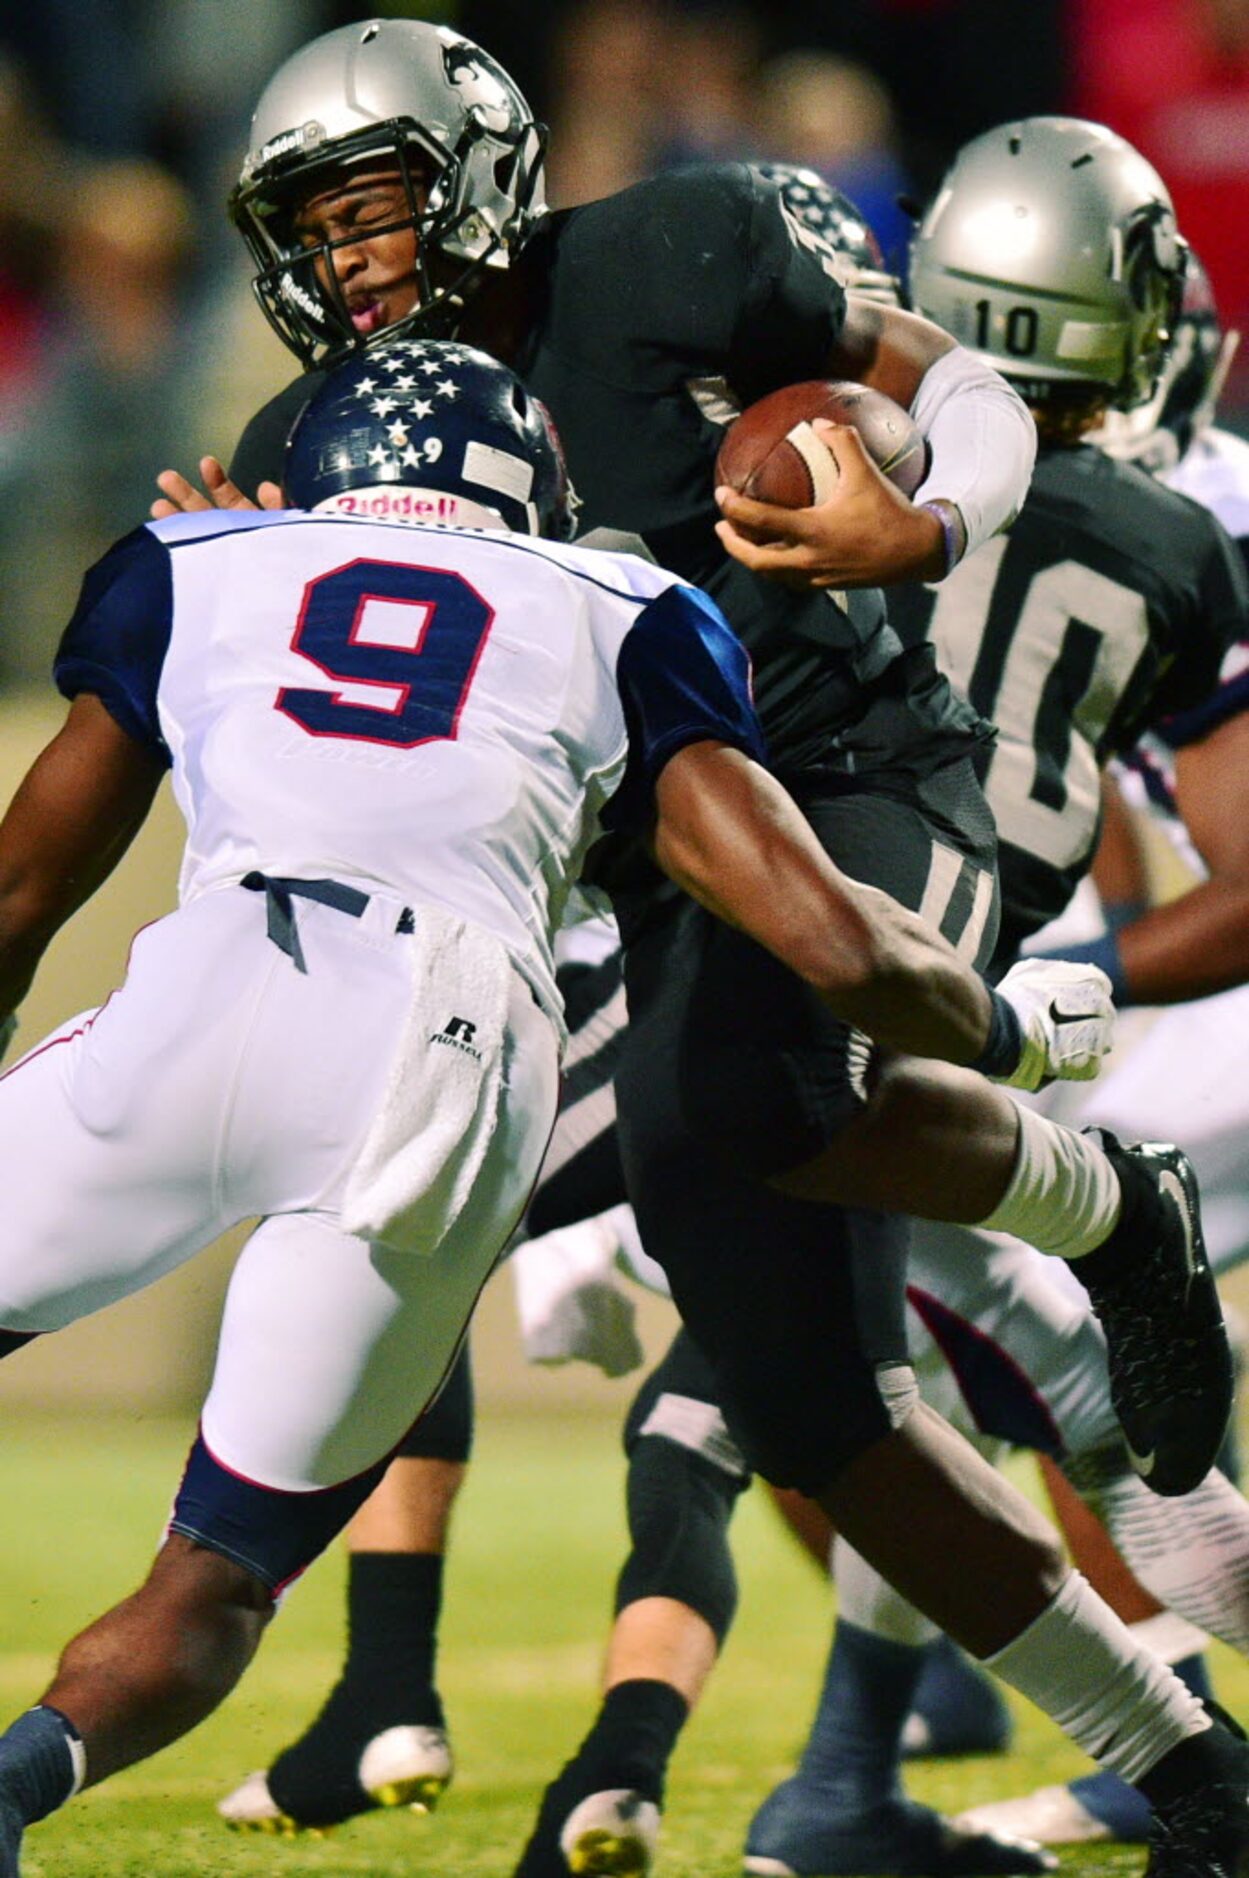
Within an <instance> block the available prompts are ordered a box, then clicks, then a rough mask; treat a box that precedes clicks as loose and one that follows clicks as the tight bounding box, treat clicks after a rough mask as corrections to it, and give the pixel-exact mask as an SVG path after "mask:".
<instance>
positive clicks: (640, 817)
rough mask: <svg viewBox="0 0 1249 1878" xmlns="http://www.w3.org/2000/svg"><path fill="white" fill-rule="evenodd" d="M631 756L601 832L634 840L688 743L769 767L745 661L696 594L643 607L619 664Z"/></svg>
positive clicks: (676, 591)
mask: <svg viewBox="0 0 1249 1878" xmlns="http://www.w3.org/2000/svg"><path fill="white" fill-rule="evenodd" d="M616 683H617V685H618V687H619V690H620V697H621V702H622V703H623V705H624V716H625V726H626V728H627V730H628V733H629V755H628V760H627V762H626V764H625V771H624V775H623V777H622V779H621V783H620V787H619V788H618V789H617V791H616V793H615V795H613V796H612V798H611V800H610V801H609V802H608V803H607V805H606V807H605V808H604V810H603V815H602V820H603V825H604V827H605V828H610V829H612V830H619V831H621V832H623V833H639V832H641V831H642V830H644V829H645V828H646V827H647V826H648V825H649V823H650V821H651V819H652V816H653V814H654V791H655V783H656V781H657V780H658V777H659V773H660V771H661V770H662V769H663V767H664V764H665V763H667V762H668V761H669V760H670V759H671V758H672V757H674V756H675V755H676V754H677V751H678V750H682V749H684V747H685V746H686V744H689V743H701V742H703V741H705V740H708V739H710V740H714V741H716V742H718V743H727V744H732V745H733V747H734V748H735V749H738V750H744V751H745V753H746V754H747V756H752V757H754V758H755V759H756V760H757V761H758V762H760V763H762V762H765V761H766V754H765V748H764V741H763V731H762V729H761V727H760V724H759V719H758V718H757V717H756V715H755V707H754V705H753V703H752V702H751V697H750V660H749V658H748V656H747V654H746V650H745V648H744V647H743V645H742V643H741V641H740V640H739V639H738V638H737V636H736V634H735V633H734V632H733V631H732V629H731V628H730V627H729V625H728V623H727V621H726V620H725V619H724V616H723V615H722V614H721V612H720V611H719V608H718V607H717V606H716V605H715V603H714V601H712V600H709V599H708V598H707V596H706V594H704V593H700V592H699V590H698V589H697V588H695V587H669V588H667V589H666V590H665V592H663V593H661V594H660V595H659V596H658V598H657V599H654V600H651V601H650V602H649V603H648V604H647V605H646V606H644V607H643V608H642V610H641V612H640V613H639V614H638V616H637V619H636V620H635V621H634V623H633V625H632V627H631V628H630V629H629V632H628V634H627V635H626V637H625V639H624V641H623V643H622V645H621V647H620V653H619V656H618V658H617V661H616Z"/></svg>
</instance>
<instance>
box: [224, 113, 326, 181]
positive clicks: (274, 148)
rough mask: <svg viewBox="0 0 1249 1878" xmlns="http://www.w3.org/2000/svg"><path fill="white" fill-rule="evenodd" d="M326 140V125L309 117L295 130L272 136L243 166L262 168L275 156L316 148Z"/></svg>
mask: <svg viewBox="0 0 1249 1878" xmlns="http://www.w3.org/2000/svg"><path fill="white" fill-rule="evenodd" d="M324 140H325V125H324V124H319V123H318V122H317V120H316V118H309V120H308V122H307V123H306V124H300V125H299V126H298V128H297V129H295V130H284V131H283V132H282V133H281V135H280V136H277V137H270V139H269V141H268V143H266V144H262V145H261V147H260V149H259V150H258V151H257V152H256V153H255V155H254V156H252V155H249V156H248V158H247V161H246V162H245V164H244V166H243V167H244V169H245V170H247V171H248V172H252V171H255V170H260V169H263V168H264V166H265V164H266V163H272V162H273V160H274V158H275V157H284V156H291V155H293V154H294V153H295V152H296V151H303V150H311V149H315V148H316V146H317V144H319V143H323V142H324Z"/></svg>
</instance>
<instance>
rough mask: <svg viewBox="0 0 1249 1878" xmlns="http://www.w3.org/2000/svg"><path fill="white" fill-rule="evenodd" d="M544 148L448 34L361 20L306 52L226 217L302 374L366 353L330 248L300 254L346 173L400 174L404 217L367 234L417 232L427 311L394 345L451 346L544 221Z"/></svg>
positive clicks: (464, 44)
mask: <svg viewBox="0 0 1249 1878" xmlns="http://www.w3.org/2000/svg"><path fill="white" fill-rule="evenodd" d="M545 140H546V133H545V130H544V129H543V128H542V127H541V126H540V125H538V124H536V123H535V122H534V119H533V113H532V112H531V111H530V109H529V106H528V104H527V103H526V102H525V99H524V97H523V96H522V95H521V93H520V91H519V90H518V89H517V87H516V85H515V84H514V83H513V82H512V80H511V79H510V78H509V77H508V75H507V73H506V72H505V71H504V70H503V68H502V66H501V65H499V64H497V63H496V61H495V60H494V59H492V58H491V57H490V55H489V53H487V52H483V51H482V50H481V48H480V47H479V46H476V45H474V44H473V42H472V41H471V40H470V39H464V38H462V37H461V36H460V34H459V33H455V32H452V31H451V30H450V29H449V28H448V27H445V26H432V25H430V24H428V23H427V22H425V21H421V20H401V19H400V20H386V19H373V20H363V21H361V22H359V23H358V24H357V25H354V26H343V27H340V28H338V30H337V31H335V32H331V33H325V34H324V35H323V36H322V37H321V38H320V39H314V40H312V41H311V42H310V44H308V45H306V46H304V47H302V48H301V49H300V50H299V51H298V52H296V53H294V54H293V55H292V56H291V57H290V58H289V59H288V60H287V61H286V63H285V65H282V66H280V67H279V69H278V71H277V72H276V73H275V75H274V77H273V78H272V79H271V80H270V81H269V83H268V85H267V86H266V87H265V90H264V92H263V93H262V94H261V98H260V102H259V104H258V105H257V106H256V112H255V116H254V117H253V119H252V126H251V135H250V140H249V146H248V152H247V156H246V158H245V160H244V163H243V169H242V174H241V175H240V177H239V181H238V185H237V187H236V188H235V189H234V191H233V193H232V195H231V197H230V205H229V206H230V215H231V218H232V219H233V221H234V222H235V224H236V225H237V227H238V228H239V229H240V230H241V232H242V234H243V236H244V239H245V240H246V242H247V245H248V247H249V248H250V249H251V251H252V254H253V256H254V257H255V260H256V262H257V265H258V270H259V271H258V272H257V275H256V279H255V290H256V297H257V299H258V300H259V301H260V305H261V307H262V308H263V310H264V313H265V316H266V318H267V319H268V320H269V323H270V325H272V326H273V327H274V329H275V331H276V332H277V334H278V336H279V338H280V339H281V340H282V341H283V343H284V344H285V345H287V346H289V347H290V348H291V350H292V351H293V352H294V353H296V354H297V355H298V357H299V358H300V360H301V361H302V363H303V364H304V365H305V366H313V365H326V364H332V363H333V362H334V361H335V360H336V359H338V358H341V357H343V356H345V355H346V354H347V353H348V352H350V351H352V350H355V349H357V348H358V347H359V346H361V345H362V344H363V343H365V342H364V341H363V340H362V339H361V337H360V335H359V334H358V333H357V332H356V330H355V329H354V327H353V325H352V322H351V319H350V317H349V315H348V312H347V308H346V305H345V303H344V301H343V298H342V295H341V293H340V292H339V291H337V283H336V279H335V275H334V270H333V267H332V265H331V259H332V256H331V250H332V248H333V247H334V245H335V244H334V243H333V242H329V241H327V242H323V243H321V244H320V245H319V246H317V247H313V248H306V247H304V246H302V245H301V243H300V242H299V240H298V239H297V237H296V232H295V227H294V217H295V213H296V211H297V210H298V208H299V206H300V204H301V203H303V202H306V201H307V200H308V199H309V198H310V197H311V196H314V195H316V194H317V193H318V192H319V190H321V189H323V188H325V187H326V186H327V185H328V184H330V183H332V182H333V181H334V180H335V178H336V176H337V174H338V173H339V172H342V171H344V170H350V169H352V168H358V167H359V166H360V165H361V164H370V165H372V166H374V167H376V166H377V165H378V164H379V163H380V164H382V165H383V166H384V167H386V168H388V169H389V168H393V169H394V170H395V171H396V172H397V173H398V175H399V177H400V179H401V181H402V184H403V188H404V191H405V194H406V197H407V214H406V215H405V216H404V217H403V218H402V220H401V221H399V222H396V223H394V224H389V223H388V224H387V227H386V228H385V229H380V228H378V227H376V226H372V227H370V229H369V233H370V235H371V236H376V235H379V234H384V233H389V232H392V231H393V229H394V228H396V227H404V226H407V225H409V224H410V225H411V226H412V227H414V228H415V230H416V232H417V250H418V252H417V262H416V268H417V285H418V289H419V300H420V304H419V305H418V306H417V307H416V308H415V309H414V311H413V312H411V313H410V314H408V315H407V316H406V317H405V318H404V319H402V320H399V321H396V322H394V324H392V325H391V326H390V327H388V328H387V329H386V330H387V333H388V335H394V334H395V333H396V332H399V331H407V332H410V333H419V334H421V335H422V336H433V337H439V336H446V335H448V334H451V333H454V331H455V329H456V327H457V325H458V323H459V320H460V318H461V316H462V314H463V311H464V305H465V300H466V297H467V295H468V294H469V293H470V292H471V291H472V288H473V286H474V284H475V283H476V281H477V280H478V278H479V276H480V274H481V272H482V270H483V269H485V268H505V267H506V266H507V265H508V264H509V262H510V261H511V259H512V257H513V256H514V255H515V254H516V252H517V251H518V250H519V248H520V247H521V246H522V245H523V243H524V241H525V239H526V237H527V236H528V234H529V233H530V231H531V229H532V227H533V225H534V222H535V220H536V219H537V217H538V216H539V215H540V214H541V213H542V211H543V208H544V207H545V203H544V197H543V152H544V148H545ZM319 261H320V262H321V263H322V265H321V266H320V268H318V265H317V263H318V262H319Z"/></svg>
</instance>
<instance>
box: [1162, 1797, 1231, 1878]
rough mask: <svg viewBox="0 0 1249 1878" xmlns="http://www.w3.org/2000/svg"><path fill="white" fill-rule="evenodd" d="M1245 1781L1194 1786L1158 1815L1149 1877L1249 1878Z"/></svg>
mask: <svg viewBox="0 0 1249 1878" xmlns="http://www.w3.org/2000/svg"><path fill="white" fill-rule="evenodd" d="M1246 1785H1247V1783H1246V1781H1245V1780H1243V1779H1242V1780H1237V1781H1234V1782H1230V1781H1215V1782H1211V1783H1210V1784H1208V1785H1206V1786H1203V1787H1195V1788H1194V1789H1193V1791H1192V1792H1191V1793H1186V1794H1185V1795H1184V1797H1183V1798H1182V1799H1179V1800H1176V1801H1175V1802H1173V1804H1172V1805H1170V1806H1169V1807H1167V1809H1166V1812H1165V1816H1164V1814H1163V1813H1162V1812H1161V1811H1159V1812H1157V1813H1155V1815H1154V1823H1153V1828H1152V1830H1151V1832H1150V1835H1149V1862H1148V1864H1147V1865H1146V1867H1145V1878H1249V1795H1247V1794H1246Z"/></svg>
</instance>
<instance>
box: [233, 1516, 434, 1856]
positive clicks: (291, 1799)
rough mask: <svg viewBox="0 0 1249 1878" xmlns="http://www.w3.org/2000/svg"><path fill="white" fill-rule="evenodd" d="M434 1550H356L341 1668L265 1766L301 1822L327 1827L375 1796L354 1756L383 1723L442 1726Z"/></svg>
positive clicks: (279, 1797)
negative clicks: (305, 1721) (299, 1730)
mask: <svg viewBox="0 0 1249 1878" xmlns="http://www.w3.org/2000/svg"><path fill="white" fill-rule="evenodd" d="M442 1567H443V1561H442V1555H441V1553H438V1552H354V1553H353V1554H352V1556H351V1566H350V1575H349V1579H348V1595H347V1616H348V1647H347V1661H346V1663H345V1664H344V1666H343V1673H342V1675H341V1676H340V1678H339V1680H338V1682H337V1683H336V1684H335V1686H334V1688H333V1689H332V1690H331V1691H330V1695H329V1698H328V1700H327V1701H326V1703H325V1706H324V1707H323V1708H322V1710H321V1712H320V1714H319V1715H318V1716H317V1718H316V1720H315V1721H314V1722H313V1723H312V1726H311V1727H310V1728H309V1729H308V1730H307V1731H306V1733H304V1734H303V1735H301V1736H300V1738H299V1740H298V1741H295V1742H292V1744H291V1746H290V1747H288V1748H285V1749H284V1750H283V1752H282V1753H281V1754H279V1755H278V1757H277V1759H276V1760H275V1761H274V1763H273V1765H272V1767H271V1768H270V1769H269V1792H270V1793H271V1794H272V1796H273V1799H274V1801H275V1803H276V1804H277V1805H278V1806H279V1807H280V1808H281V1810H282V1811H283V1812H284V1813H289V1814H290V1816H291V1818H292V1819H297V1820H299V1821H300V1822H301V1824H303V1825H309V1826H317V1825H330V1824H333V1823H334V1822H335V1821H336V1820H340V1819H345V1818H347V1817H348V1816H349V1815H350V1814H352V1813H359V1812H363V1811H364V1810H365V1808H366V1807H369V1806H371V1805H372V1804H373V1802H372V1801H371V1800H370V1799H369V1797H368V1795H367V1794H366V1793H365V1791H364V1789H363V1787H362V1786H361V1785H360V1780H359V1773H358V1764H359V1759H360V1755H361V1753H362V1752H363V1750H364V1748H365V1746H366V1745H367V1744H368V1742H370V1741H371V1740H372V1739H373V1737H374V1735H379V1734H381V1733H382V1732H383V1730H384V1729H387V1728H398V1727H403V1726H415V1727H424V1728H441V1727H442V1726H443V1725H444V1716H443V1711H442V1703H441V1701H440V1700H439V1697H438V1692H437V1690H436V1689H435V1688H434V1683H433V1675H434V1659H435V1655H436V1652H437V1646H438V1615H439V1611H440V1610H441V1607H442Z"/></svg>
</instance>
